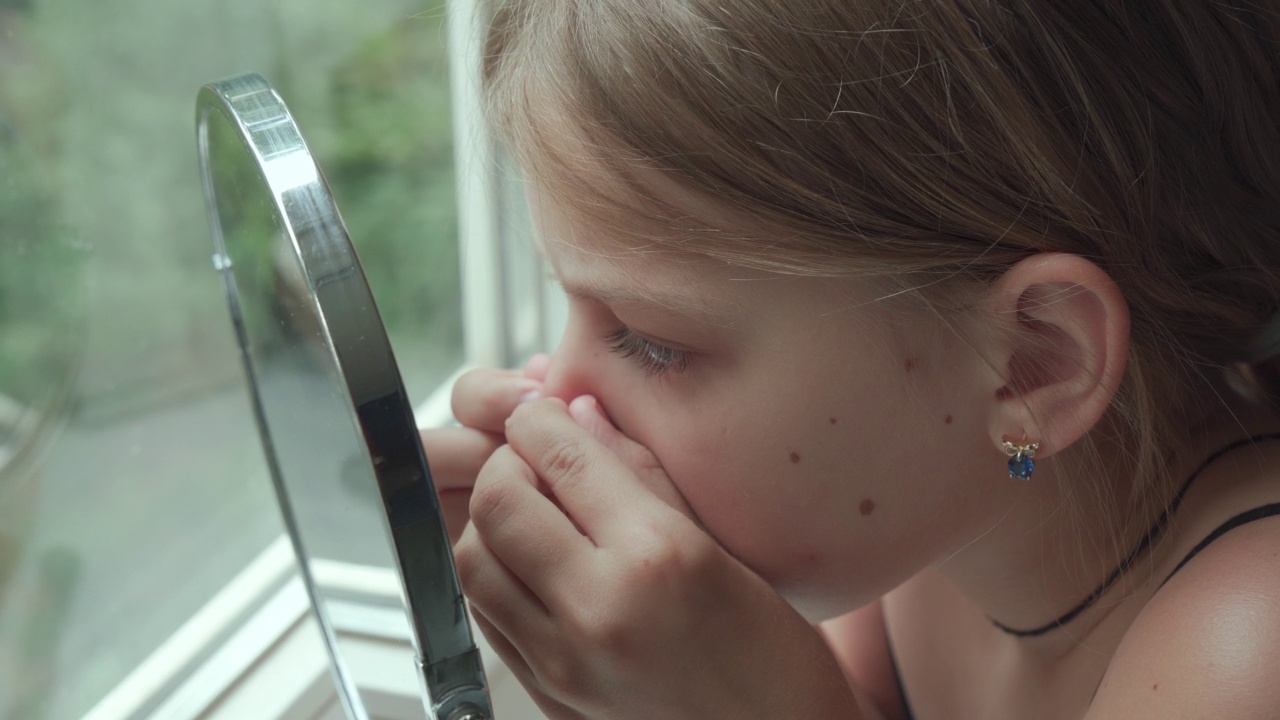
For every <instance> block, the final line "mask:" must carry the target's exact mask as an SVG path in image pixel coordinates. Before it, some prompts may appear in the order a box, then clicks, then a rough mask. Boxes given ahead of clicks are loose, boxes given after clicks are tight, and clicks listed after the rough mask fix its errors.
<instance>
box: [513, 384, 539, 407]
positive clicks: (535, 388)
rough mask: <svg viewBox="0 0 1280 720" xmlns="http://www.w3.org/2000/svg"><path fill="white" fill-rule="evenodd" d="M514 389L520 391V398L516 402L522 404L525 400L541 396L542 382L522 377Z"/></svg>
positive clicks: (536, 398)
mask: <svg viewBox="0 0 1280 720" xmlns="http://www.w3.org/2000/svg"><path fill="white" fill-rule="evenodd" d="M516 389H518V391H520V400H518V402H520V404H521V405H524V404H525V402H531V401H534V400H538V398H539V397H541V396H543V383H540V382H538V380H529V379H522V380H520V383H518V384H517V386H516Z"/></svg>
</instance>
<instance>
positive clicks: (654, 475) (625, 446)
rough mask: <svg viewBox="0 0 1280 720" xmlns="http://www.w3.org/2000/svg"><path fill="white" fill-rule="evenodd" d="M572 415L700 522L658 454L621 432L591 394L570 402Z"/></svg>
mask: <svg viewBox="0 0 1280 720" xmlns="http://www.w3.org/2000/svg"><path fill="white" fill-rule="evenodd" d="M569 416H570V417H572V418H573V420H574V422H576V423H578V425H579V426H580V427H582V428H583V429H585V430H586V431H587V432H589V433H591V436H592V437H594V438H595V439H596V440H597V441H598V442H599V443H600V444H601V445H604V446H605V447H606V448H608V449H609V450H611V451H613V454H614V455H617V456H618V457H619V458H620V459H621V460H622V462H624V463H626V465H627V467H629V468H631V471H632V472H634V473H635V474H636V477H638V478H639V479H640V482H641V484H643V485H644V486H645V487H646V488H648V490H649V491H650V492H652V493H653V494H655V495H657V496H658V498H659V499H660V500H662V501H663V502H664V503H666V504H667V505H669V506H671V507H672V508H674V509H676V510H677V511H679V512H680V513H681V514H682V515H684V516H685V517H688V518H689V519H691V520H693V521H694V522H697V520H698V519H697V516H696V515H695V514H694V512H693V509H692V508H690V507H689V503H687V502H685V499H684V496H683V495H681V494H680V491H679V490H678V489H677V488H676V486H675V484H674V483H672V482H671V477H670V476H668V475H667V471H666V470H665V469H664V468H663V467H662V463H661V462H659V460H658V457H657V456H656V455H654V454H653V451H652V450H650V449H649V448H647V447H645V446H643V445H641V444H640V443H638V442H636V441H635V440H632V439H631V438H629V437H627V436H626V435H624V434H622V431H621V430H619V429H618V428H617V426H615V425H614V424H613V422H612V421H611V420H609V418H608V417H607V416H606V415H605V413H604V408H602V407H600V402H599V401H597V400H596V399H595V398H594V397H592V396H591V395H580V396H578V397H576V398H574V399H573V402H571V403H569ZM699 525H701V523H699Z"/></svg>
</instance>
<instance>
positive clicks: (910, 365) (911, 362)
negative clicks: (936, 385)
mask: <svg viewBox="0 0 1280 720" xmlns="http://www.w3.org/2000/svg"><path fill="white" fill-rule="evenodd" d="M906 366H907V372H911V371H912V370H915V369H916V359H915V358H913V357H909V358H907V362H906Z"/></svg>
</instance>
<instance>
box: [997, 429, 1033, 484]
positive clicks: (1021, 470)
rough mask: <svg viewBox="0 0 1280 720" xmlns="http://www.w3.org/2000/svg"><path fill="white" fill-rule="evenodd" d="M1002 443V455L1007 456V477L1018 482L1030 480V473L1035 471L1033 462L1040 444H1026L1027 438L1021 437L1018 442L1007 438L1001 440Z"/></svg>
mask: <svg viewBox="0 0 1280 720" xmlns="http://www.w3.org/2000/svg"><path fill="white" fill-rule="evenodd" d="M1002 442H1003V443H1004V453H1005V454H1006V455H1008V456H1009V465H1008V469H1009V477H1011V478H1017V479H1019V480H1029V479H1031V473H1033V472H1035V471H1036V462H1035V460H1034V458H1035V456H1036V451H1037V450H1039V449H1040V443H1038V442H1034V443H1029V442H1027V436H1026V435H1023V436H1022V440H1021V441H1020V442H1016V443H1015V442H1013V441H1012V440H1010V439H1009V438H1007V437H1005V438H1003V439H1002Z"/></svg>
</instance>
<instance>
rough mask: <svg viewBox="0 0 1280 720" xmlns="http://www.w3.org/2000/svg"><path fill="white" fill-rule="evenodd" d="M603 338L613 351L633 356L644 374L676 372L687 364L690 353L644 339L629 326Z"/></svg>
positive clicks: (627, 356) (624, 355) (626, 356)
mask: <svg viewBox="0 0 1280 720" xmlns="http://www.w3.org/2000/svg"><path fill="white" fill-rule="evenodd" d="M604 340H605V342H606V343H608V345H609V349H610V350H612V351H613V352H615V353H617V354H619V355H621V356H622V357H624V358H635V361H636V363H638V364H639V365H640V369H641V370H644V372H645V374H646V375H651V376H656V375H664V374H666V373H677V372H680V371H682V370H684V369H685V368H687V367H688V366H689V356H690V353H688V352H687V351H684V350H676V349H675V348H670V347H667V346H665V345H659V344H657V343H655V342H653V341H652V340H646V339H645V338H643V337H640V336H639V335H637V334H635V333H634V332H632V330H631V328H629V327H623V328H621V329H619V330H616V331H614V332H611V333H609V334H608V335H606V336H605V338H604Z"/></svg>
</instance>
